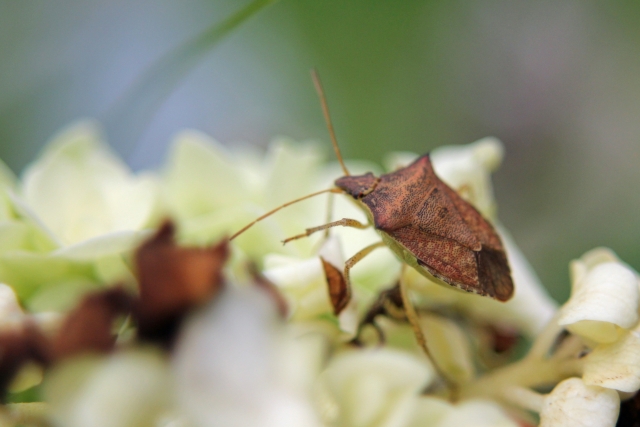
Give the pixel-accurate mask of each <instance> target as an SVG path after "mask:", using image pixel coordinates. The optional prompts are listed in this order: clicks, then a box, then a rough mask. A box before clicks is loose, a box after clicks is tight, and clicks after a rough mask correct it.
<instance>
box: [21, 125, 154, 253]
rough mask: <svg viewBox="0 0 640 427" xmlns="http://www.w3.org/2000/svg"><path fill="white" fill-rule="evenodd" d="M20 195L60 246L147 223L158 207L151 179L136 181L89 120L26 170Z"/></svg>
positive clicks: (58, 139) (68, 132)
mask: <svg viewBox="0 0 640 427" xmlns="http://www.w3.org/2000/svg"><path fill="white" fill-rule="evenodd" d="M22 194H23V197H24V201H25V203H26V204H27V205H28V206H29V208H30V209H31V210H32V212H33V213H34V214H35V215H37V217H38V218H39V219H40V220H41V221H42V223H44V225H46V227H47V228H48V229H49V230H51V232H52V233H53V234H54V235H55V236H56V237H57V238H58V239H59V241H60V242H61V243H62V244H64V245H70V244H74V243H79V242H82V241H84V240H87V239H90V238H92V237H97V236H100V235H103V234H107V233H110V232H115V231H124V230H138V229H140V228H142V227H144V226H146V225H147V223H148V221H149V219H150V217H151V215H152V214H153V212H154V209H155V207H156V200H157V196H156V188H155V183H154V181H153V179H151V178H149V177H135V176H133V175H132V174H131V173H130V172H129V171H128V170H127V168H126V166H125V165H124V164H123V163H122V162H121V161H120V160H119V159H117V158H116V157H115V156H113V155H112V154H111V153H110V152H109V150H108V149H107V148H106V145H104V143H103V142H102V138H101V136H100V133H99V131H98V129H97V126H96V125H95V124H94V123H93V122H80V123H78V124H75V125H72V126H70V127H69V128H67V129H64V130H63V131H62V132H61V133H60V134H59V135H58V136H57V137H55V138H54V139H53V140H52V142H50V143H49V145H48V147H47V148H46V150H45V151H44V152H43V154H42V156H41V158H40V159H39V160H38V161H37V162H35V163H33V164H32V165H31V166H29V167H28V168H27V170H26V171H25V173H24V176H23V179H22Z"/></svg>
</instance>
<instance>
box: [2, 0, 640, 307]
mask: <svg viewBox="0 0 640 427" xmlns="http://www.w3.org/2000/svg"><path fill="white" fill-rule="evenodd" d="M246 3H247V2H245V1H231V0H181V1H176V0H171V1H169V0H162V1H159V0H139V1H136V2H131V1H129V0H95V1H91V2H87V1H82V0H56V1H55V2H51V1H47V0H32V1H14V0H0V158H2V159H3V160H4V161H5V162H6V163H7V164H8V165H9V166H10V167H11V168H12V169H13V170H14V171H16V172H17V173H19V171H20V170H22V168H23V167H24V166H25V165H26V164H27V163H28V162H29V161H30V160H32V159H33V158H34V157H35V156H36V155H37V153H38V151H39V149H40V148H41V147H42V145H43V144H44V143H45V142H46V141H47V139H48V138H49V137H50V136H51V135H52V134H53V133H54V132H56V131H57V130H58V129H60V128H61V127H63V126H65V125H66V124H68V123H70V122H71V121H74V120H76V119H78V118H82V117H95V118H98V119H99V120H102V121H103V122H104V123H105V126H107V131H108V135H109V138H110V142H111V144H112V145H113V147H114V149H115V150H116V151H118V152H119V153H120V155H122V156H123V158H125V159H126V161H127V162H128V163H129V164H130V165H131V166H132V167H133V168H135V169H141V168H150V167H158V166H159V165H160V164H161V163H162V161H163V159H164V156H165V154H166V150H167V147H168V146H169V144H170V141H171V137H172V135H174V134H175V133H176V132H177V131H178V130H180V129H183V128H185V127H189V128H197V129H200V130H203V131H204V132H206V133H208V134H210V135H212V136H213V137H215V138H216V139H218V140H219V141H221V142H223V143H225V144H235V143H250V144H256V145H261V146H264V145H265V144H266V143H268V141H269V140H270V139H271V138H272V137H274V136H276V135H287V136H291V137H294V138H296V139H301V140H307V139H312V140H318V141H321V142H324V143H326V144H327V155H329V154H330V151H329V147H328V136H327V132H326V129H325V126H324V122H323V119H322V115H321V112H320V108H319V105H318V101H317V98H316V95H315V92H314V89H313V86H312V84H311V81H310V78H309V69H310V68H311V67H317V68H318V70H319V71H320V73H321V76H322V78H323V81H324V85H325V90H326V92H327V95H328V98H329V103H330V105H331V110H332V116H333V118H334V121H335V126H336V130H337V133H338V139H339V141H340V144H341V146H342V149H343V152H344V154H345V155H346V157H358V158H365V159H368V160H372V161H378V162H379V161H381V160H382V159H383V156H384V154H385V153H387V152H389V151H398V150H401V151H415V152H418V153H423V152H426V151H428V150H430V149H432V148H434V147H437V146H439V145H444V144H463V143H468V142H471V141H474V140H476V139H479V138H481V137H484V136H489V135H493V136H496V137H498V138H500V139H501V140H502V141H503V142H504V143H505V146H506V154H507V155H506V158H505V161H504V164H503V166H502V168H501V169H500V171H499V172H497V173H496V175H495V180H494V181H495V187H496V196H497V198H498V201H499V208H500V212H499V214H500V218H501V221H502V222H503V223H504V224H505V225H506V226H507V227H508V228H509V229H510V230H511V232H512V234H513V235H514V237H515V238H516V240H517V242H518V243H519V244H520V246H521V248H522V250H523V251H524V253H525V254H526V255H527V256H528V258H529V260H530V261H531V263H532V264H533V266H534V267H535V269H536V271H537V272H538V274H539V276H540V277H541V279H542V280H543V282H544V283H545V285H546V286H547V287H548V288H549V290H550V292H551V294H552V295H553V296H554V297H555V298H556V299H558V300H559V301H564V300H565V299H566V298H567V296H568V292H569V282H568V270H567V265H568V262H569V260H571V259H572V258H575V257H578V256H580V255H581V254H582V253H583V252H584V251H586V250H588V249H591V248H593V247H595V246H599V245H603V246H609V247H611V248H612V249H614V250H615V251H616V252H617V253H618V254H619V255H620V257H621V258H622V259H624V260H625V261H627V262H628V263H629V264H631V265H632V266H634V267H635V268H636V269H640V220H639V218H638V217H639V213H640V197H639V196H638V193H639V186H640V25H639V24H638V23H639V22H640V19H639V18H640V2H637V1H635V0H627V1H611V2H600V1H596V0H565V1H562V2H557V1H552V0H541V1H525V0H481V1H473V2H471V1H462V0H437V1H433V0H420V1H419V0H402V1H391V0H387V1H381V0H349V1H344V0H323V1H317V0H281V1H280V2H279V3H277V4H275V5H273V6H271V7H269V8H268V9H266V10H264V11H262V12H261V13H259V14H258V15H257V16H255V17H254V18H253V19H251V20H250V21H249V22H247V23H246V24H244V25H243V26H242V27H240V28H239V29H238V30H237V31H235V32H234V33H232V34H231V35H230V36H229V37H228V38H227V39H225V40H224V41H223V42H222V43H221V44H219V45H218V46H217V47H216V48H215V49H214V50H212V51H211V52H209V53H208V54H207V55H206V56H204V58H203V59H202V60H201V61H200V62H199V63H198V65H197V66H196V67H194V68H193V70H192V71H191V72H189V73H188V74H187V75H185V77H184V78H181V79H180V80H179V82H178V83H177V84H176V85H175V87H174V88H173V90H172V91H171V92H170V94H169V96H168V97H167V98H166V99H165V100H164V102H162V103H161V104H159V105H157V108H156V109H154V111H153V115H151V116H150V120H149V121H148V122H144V123H141V126H139V129H134V128H131V129H130V128H127V126H129V127H131V123H130V121H127V120H122V117H120V119H118V115H117V114H114V113H113V111H114V108H116V107H114V106H118V105H120V104H121V102H120V100H122V99H123V97H125V95H126V94H127V93H128V91H130V90H131V87H132V85H133V84H134V82H135V81H136V79H138V78H139V77H140V76H141V75H143V73H144V71H145V70H146V69H148V67H149V66H150V65H151V64H153V63H154V62H155V61H157V60H158V58H160V57H162V55H163V54H165V53H166V52H169V51H171V50H172V49H174V48H176V47H177V46H179V45H181V44H182V43H184V42H185V41H186V40H189V39H190V38H192V37H193V36H195V35H196V34H198V33H199V32H200V31H202V30H204V29H205V28H207V27H209V26H210V25H211V24H212V23H215V22H218V21H221V20H222V19H224V18H225V17H227V16H229V15H230V14H231V13H233V12H234V11H236V10H238V9H239V8H240V7H242V6H244V5H245V4H246ZM118 108H120V107H118ZM114 117H115V119H114ZM134 127H135V126H134Z"/></svg>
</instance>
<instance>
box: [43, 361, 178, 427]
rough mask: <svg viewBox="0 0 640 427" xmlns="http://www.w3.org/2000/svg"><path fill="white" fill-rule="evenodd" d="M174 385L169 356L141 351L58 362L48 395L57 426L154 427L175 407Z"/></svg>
mask: <svg viewBox="0 0 640 427" xmlns="http://www.w3.org/2000/svg"><path fill="white" fill-rule="evenodd" d="M132 379H134V380H132ZM171 387H172V384H171V380H170V378H169V375H168V370H167V367H166V361H165V358H164V357H163V356H162V355H161V354H159V353H158V352H156V351H151V350H139V349H138V350H129V351H125V352H119V353H116V354H114V355H113V356H110V357H104V358H89V357H80V358H74V359H71V360H69V361H67V362H66V363H63V364H61V365H58V366H56V368H55V370H54V371H53V372H52V373H51V374H50V375H49V376H48V377H47V379H46V382H45V388H44V394H45V399H46V400H47V401H48V402H49V404H50V411H51V416H52V418H53V420H54V421H55V423H56V424H57V425H62V426H67V427H144V426H149V427H151V426H154V425H155V423H156V422H157V420H158V418H159V417H160V416H161V415H163V413H165V412H166V411H167V410H168V409H169V408H170V406H169V405H170V399H171Z"/></svg>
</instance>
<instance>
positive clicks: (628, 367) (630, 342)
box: [583, 330, 640, 392]
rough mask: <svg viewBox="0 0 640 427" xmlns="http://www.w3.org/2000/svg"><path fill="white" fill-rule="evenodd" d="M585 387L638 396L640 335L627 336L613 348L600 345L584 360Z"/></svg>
mask: <svg viewBox="0 0 640 427" xmlns="http://www.w3.org/2000/svg"><path fill="white" fill-rule="evenodd" d="M583 380H584V382H585V384H588V385H597V386H601V387H606V388H612V389H615V390H620V391H627V392H635V391H637V390H638V389H640V333H639V332H638V331H637V330H634V331H631V332H625V333H624V335H622V337H621V338H620V339H619V340H617V341H616V342H613V343H611V344H601V345H598V346H597V347H596V348H594V349H593V351H592V352H591V353H589V355H588V356H587V357H586V358H585V364H584V374H583Z"/></svg>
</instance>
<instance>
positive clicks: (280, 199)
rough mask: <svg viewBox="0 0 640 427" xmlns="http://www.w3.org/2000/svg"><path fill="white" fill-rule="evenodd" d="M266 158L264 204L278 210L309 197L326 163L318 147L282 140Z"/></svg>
mask: <svg viewBox="0 0 640 427" xmlns="http://www.w3.org/2000/svg"><path fill="white" fill-rule="evenodd" d="M266 157H267V159H266V167H265V187H264V193H263V194H264V200H263V202H264V203H265V204H266V205H268V206H274V207H275V206H279V205H281V204H283V203H286V202H288V201H290V200H292V199H296V198H298V197H301V196H304V195H305V194H308V193H309V192H310V191H309V189H311V188H313V185H314V184H315V179H316V176H317V174H318V173H319V171H320V166H321V164H322V162H323V160H324V159H323V157H322V156H321V152H320V151H319V150H318V147H317V146H316V145H315V144H310V143H296V142H295V141H293V140H291V139H289V138H282V137H281V138H278V139H275V140H274V141H272V142H271V144H270V145H269V151H268V153H267V156H266ZM292 177H295V179H292ZM327 188H328V187H327ZM290 209H294V210H296V208H294V207H291V208H290ZM303 209H304V207H303V208H302V209H300V210H303Z"/></svg>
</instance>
